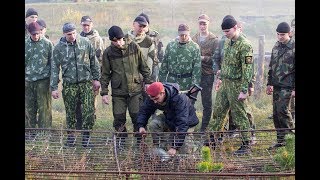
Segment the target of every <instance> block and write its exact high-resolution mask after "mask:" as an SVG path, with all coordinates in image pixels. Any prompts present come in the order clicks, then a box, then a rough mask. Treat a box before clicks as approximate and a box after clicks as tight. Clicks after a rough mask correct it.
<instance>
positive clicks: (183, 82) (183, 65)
mask: <svg viewBox="0 0 320 180" xmlns="http://www.w3.org/2000/svg"><path fill="white" fill-rule="evenodd" d="M178 34H179V36H178V38H176V39H175V40H173V41H171V42H169V43H168V45H167V47H166V50H165V54H164V59H163V62H162V65H161V68H160V72H159V81H160V82H163V83H165V82H171V83H177V84H179V86H180V90H181V91H186V90H189V89H190V88H191V87H192V86H193V85H194V84H197V85H199V84H200V78H201V54H200V47H199V45H198V44H197V43H195V42H193V41H192V39H191V37H190V29H189V26H188V25H187V24H180V25H179V27H178ZM192 103H193V104H194V103H195V101H194V100H192Z"/></svg>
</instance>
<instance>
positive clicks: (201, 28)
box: [199, 21, 209, 33]
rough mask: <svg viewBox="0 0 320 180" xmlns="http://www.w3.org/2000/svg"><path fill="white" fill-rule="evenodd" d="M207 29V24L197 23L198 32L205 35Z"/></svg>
mask: <svg viewBox="0 0 320 180" xmlns="http://www.w3.org/2000/svg"><path fill="white" fill-rule="evenodd" d="M208 29H209V22H202V21H201V22H199V31H200V32H203V33H206V32H207V31H208Z"/></svg>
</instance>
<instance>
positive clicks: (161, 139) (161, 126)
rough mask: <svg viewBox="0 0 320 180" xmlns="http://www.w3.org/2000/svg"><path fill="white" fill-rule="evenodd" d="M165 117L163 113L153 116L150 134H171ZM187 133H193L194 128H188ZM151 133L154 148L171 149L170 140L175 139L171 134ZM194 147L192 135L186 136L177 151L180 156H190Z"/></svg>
mask: <svg viewBox="0 0 320 180" xmlns="http://www.w3.org/2000/svg"><path fill="white" fill-rule="evenodd" d="M165 118H166V117H165V115H164V114H163V113H161V114H159V115H157V116H153V117H152V120H151V122H150V124H149V126H148V127H149V129H150V132H158V133H162V132H172V131H171V130H170V128H169V125H168V124H166V122H165ZM187 132H194V127H190V128H189V129H188V131H187ZM158 133H153V134H151V135H152V139H153V144H154V146H157V147H159V148H162V149H164V150H166V151H167V150H169V149H170V148H171V147H172V140H173V139H175V138H174V137H173V136H174V133H173V134H161V136H160V135H159V134H158ZM193 147H194V137H193V136H192V134H187V135H186V136H185V139H184V143H183V145H182V146H181V147H180V148H179V149H178V152H179V153H180V154H192V150H193Z"/></svg>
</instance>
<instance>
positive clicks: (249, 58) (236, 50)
mask: <svg viewBox="0 0 320 180" xmlns="http://www.w3.org/2000/svg"><path fill="white" fill-rule="evenodd" d="M231 43H232V44H231ZM223 51H224V56H223V61H222V63H221V79H222V80H223V79H231V80H240V81H241V91H243V92H247V91H248V84H249V83H250V82H251V79H252V76H253V68H254V67H253V49H252V45H251V43H250V41H249V40H248V39H246V38H245V36H244V35H243V34H240V36H239V37H238V39H237V40H236V41H234V42H231V40H230V39H226V40H225V43H224V48H223Z"/></svg>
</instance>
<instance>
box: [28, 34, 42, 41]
mask: <svg viewBox="0 0 320 180" xmlns="http://www.w3.org/2000/svg"><path fill="white" fill-rule="evenodd" d="M30 37H31V39H32V40H33V41H39V39H40V33H35V34H31V35H30Z"/></svg>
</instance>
